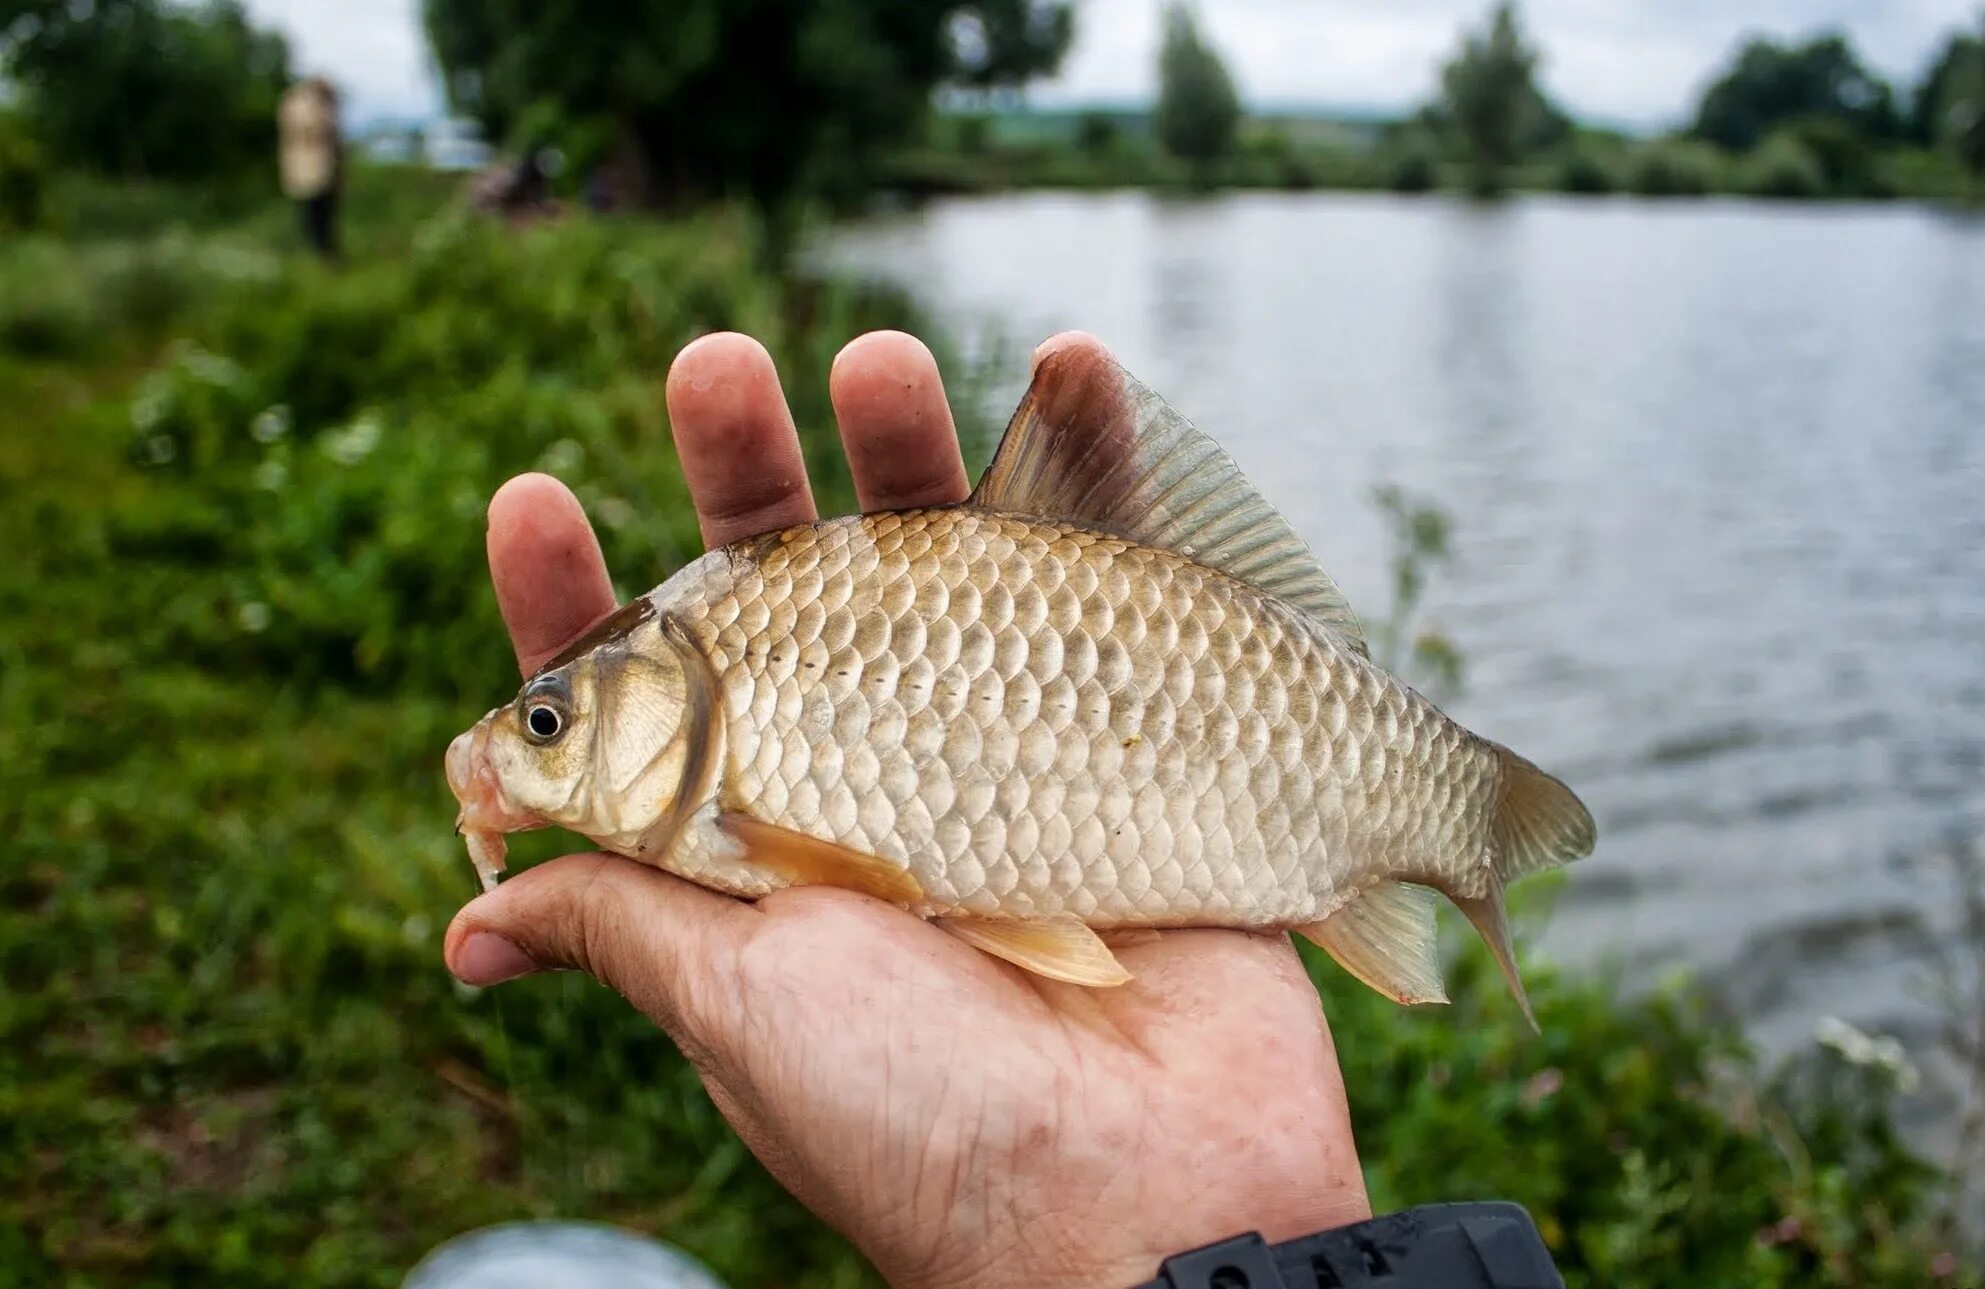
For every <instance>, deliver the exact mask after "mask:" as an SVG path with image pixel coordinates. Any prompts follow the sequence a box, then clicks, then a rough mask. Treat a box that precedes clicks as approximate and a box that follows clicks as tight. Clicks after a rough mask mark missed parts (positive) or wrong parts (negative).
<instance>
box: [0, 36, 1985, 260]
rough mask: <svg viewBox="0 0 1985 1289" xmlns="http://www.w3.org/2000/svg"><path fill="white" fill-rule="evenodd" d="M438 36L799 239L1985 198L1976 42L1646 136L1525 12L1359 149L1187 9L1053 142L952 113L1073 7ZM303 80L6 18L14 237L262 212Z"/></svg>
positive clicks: (504, 125) (564, 127)
mask: <svg viewBox="0 0 1985 1289" xmlns="http://www.w3.org/2000/svg"><path fill="white" fill-rule="evenodd" d="M422 14H423V19H424V23H425V27H426V32H427V36H428V41H429V44H430V46H431V48H432V51H433V54H434V57H435V62H436V65H437V66H438V67H439V68H440V69H441V72H442V78H443V83H444V87H445V90H446V93H447V97H448V100H449V102H450V104H451V106H452V107H453V108H454V109H455V110H456V111H459V112H461V113H464V114H466V115H468V116H471V117H473V118H475V119H476V120H478V121H479V122H480V123H481V124H482V126H483V128H484V130H485V131H486V132H487V134H488V136H489V137H490V138H492V139H495V140H497V141H499V142H500V143H503V144H506V145H508V146H509V147H512V148H517V149H524V148H529V149H539V148H550V149H556V150H557V151H559V152H560V153H561V154H562V155H563V157H564V159H565V161H566V163H567V164H566V166H565V167H564V169H563V171H562V174H563V175H564V176H565V179H564V182H565V183H567V184H570V185H573V186H575V187H576V186H577V185H580V184H583V183H593V182H595V181H598V180H600V179H601V178H602V177H604V179H605V180H606V181H607V183H608V186H609V187H611V189H612V190H613V191H614V192H615V193H616V194H617V196H618V199H619V200H621V201H623V202H624V203H626V204H632V205H646V206H666V207H672V208H681V207H685V206H692V205H702V204H706V203H709V202H712V201H722V200H738V199H743V200H747V201H750V202H752V203H753V204H755V205H758V206H760V207H761V208H765V209H769V210H774V211H780V212H790V211H792V210H795V209H798V208H800V207H802V206H804V205H806V204H809V203H813V202H819V201H825V202H828V203H831V204H836V205H843V206H845V205H851V204H853V203H856V202H858V201H860V200H861V199H862V198H863V197H864V196H866V195H867V194H868V193H870V192H872V191H874V190H875V189H877V188H879V187H908V188H914V189H926V190H928V189H947V188H952V189H955V188H983V187H993V186H1011V185H1018V186H1026V185H1040V184H1053V185H1073V186H1122V185H1168V184H1181V185H1192V186H1198V187H1212V186H1222V185H1246V186H1270V187H1288V188H1305V187H1373V188H1376V187H1384V188H1393V189H1398V190H1403V191H1417V190H1424V189H1429V188H1434V187H1465V188H1468V189H1471V190H1473V191H1476V192H1480V193H1484V194H1492V193H1496V192H1500V191H1503V190H1504V189H1507V188H1510V187H1531V188H1561V189H1566V190H1570V191H1577V192H1605V191H1614V190H1628V191H1635V192H1642V193H1655V194H1680V193H1696V192H1745V193H1753V194H1757V195H1763V196H1773V197H1826V196H1841V197H1884V196H1897V195H1919V196H1939V197H1956V196H1960V195H1965V194H1969V195H1972V196H1977V195H1979V194H1980V193H1981V192H1985V17H1981V18H1980V19H1979V20H1977V21H1976V22H1974V23H1973V24H1972V26H1971V27H1970V28H1969V29H1967V30H1963V31H1958V32H1954V33H1952V34H1951V35H1950V36H1949V37H1948V39H1947V40H1946V41H1945V42H1944V45H1943V47H1942V48H1941V49H1940V50H1939V51H1937V53H1936V57H1935V58H1934V60H1933V61H1932V62H1931V64H1930V65H1929V67H1928V68H1927V70H1926V71H1925V73H1924V74H1923V76H1922V77H1921V79H1920V80H1919V81H1918V82H1917V83H1916V84H1914V85H1911V86H1907V87H1901V88H1898V87H1896V86H1892V85H1890V84H1889V83H1888V82H1886V81H1885V80H1883V78H1881V77H1880V76H1878V75H1876V74H1875V73H1874V72H1872V71H1871V70H1869V69H1868V68H1867V66H1866V65H1865V64H1864V63H1863V62H1862V61H1861V59H1860V57H1859V55H1858V54H1857V53H1856V52H1855V50H1854V48H1853V46H1852V44H1851V43H1850V41H1849V40H1848V38H1847V37H1846V36H1845V35H1842V34H1839V33H1833V32H1829V33H1823V34H1820V35H1817V36H1815V37H1813V38H1811V39H1809V40H1806V41H1804V42H1803V43H1782V42H1778V41H1774V40H1770V39H1765V38H1753V39H1751V40H1749V41H1747V42H1746V43H1744V44H1743V45H1742V46H1741V47H1740V48H1739V49H1738V50H1736V51H1735V52H1734V54H1733V56H1732V57H1731V59H1730V61H1729V63H1728V64H1727V65H1726V67H1725V68H1724V69H1723V70H1722V72H1721V74H1720V75H1719V76H1718V77H1717V78H1716V80H1715V81H1714V83H1713V84H1712V85H1711V86H1710V87H1709V89H1708V90H1707V91H1706V92H1705V93H1704V94H1703V96H1702V99H1701V102H1700V103H1699V104H1697V105H1696V108H1695V111H1694V113H1693V115H1692V119H1691V120H1690V122H1689V124H1688V126H1687V127H1686V128H1684V129H1682V130H1679V131H1677V132H1675V133H1673V134H1670V135H1666V136H1663V137H1661V138H1656V139H1635V138H1629V137H1626V136H1623V135H1621V134H1619V133H1617V132H1611V131H1607V130H1601V129H1593V128H1590V127H1587V126H1584V125H1581V124H1580V123H1579V122H1578V121H1577V120H1575V119H1574V118H1573V117H1572V115H1571V114H1570V113H1569V112H1568V111H1566V110H1565V109H1564V108H1563V107H1562V106H1560V105H1559V104H1556V103H1554V102H1552V101H1551V100H1550V98H1549V97H1548V96H1547V95H1546V94H1545V93H1544V92H1543V90H1542V89H1541V88H1540V86H1539V84H1538V78H1537V70H1538V67H1539V64H1540V62H1541V61H1542V54H1541V52H1540V50H1539V49H1538V48H1537V46H1536V43H1535V42H1534V40H1533V39H1532V38H1531V37H1530V36H1529V35H1528V34H1527V33H1526V32H1525V31H1524V29H1523V24H1522V21H1521V18H1520V16H1519V14H1518V11H1517V8H1516V6H1515V4H1513V3H1504V4H1500V5H1498V6H1497V7H1496V8H1495V9H1494V10H1493V11H1492V12H1491V13H1490V15H1489V17H1488V19H1487V21H1486V22H1485V23H1484V24H1483V25H1482V27H1481V28H1480V29H1479V30H1470V31H1464V32H1463V33H1462V34H1461V36H1460V38H1459V40H1458V42H1457V45H1456V47H1455V49H1454V50H1453V52H1452V53H1451V55H1450V56H1449V57H1448V58H1446V59H1445V60H1444V61H1443V64H1442V67H1441V69H1440V78H1439V86H1440V88H1439V91H1438V93H1437V95H1436V96H1435V98H1434V100H1433V101H1432V102H1430V103H1428V104H1426V105H1425V106H1424V107H1423V108H1422V109H1421V110H1419V111H1418V112H1416V113H1414V114H1413V115H1412V116H1411V117H1409V118H1407V119H1404V120H1398V121H1392V122H1385V123H1380V124H1376V125H1365V126H1358V127H1351V128H1347V127H1345V126H1342V125H1335V126H1333V125H1332V124H1331V123H1328V122H1318V121H1313V120H1306V119H1279V120H1278V119H1274V118H1267V117H1250V116H1249V115H1248V113H1247V112H1246V110H1245V108H1244V105H1243V102H1242V98H1241V94H1240V92H1239V90H1238V88H1237V86H1236V84H1235V80H1234V78H1233V76H1232V75H1231V74H1230V73H1229V71H1228V69H1227V67H1226V65H1225V64H1224V62H1223V61H1222V59H1221V57H1220V55H1219V53H1218V51H1217V50H1216V49H1214V48H1213V46H1212V45H1211V44H1210V43H1209V42H1208V41H1207V39H1206V38H1205V36H1204V35H1203V33H1202V32H1201V30H1200V27H1199V24H1198V23H1197V22H1196V21H1195V19H1194V15H1193V13H1192V11H1191V9H1190V8H1188V7H1187V6H1185V5H1184V4H1173V5H1171V6H1170V7H1169V8H1168V9H1167V11H1166V15H1165V26H1164V39H1163V42H1162V46H1161V49H1160V50H1159V53H1158V67H1157V72H1158V86H1159V88H1158V93H1157V97H1156V100H1155V102H1154V103H1153V104H1152V105H1151V106H1150V107H1149V108H1148V109H1146V110H1139V111H1132V112H1118V113H1104V112H1096V113H1088V114H1084V115H1082V116H1080V117H1079V118H1074V119H1070V120H1065V121H1063V122H1062V123H1061V126H1060V128H1059V129H1054V130H1043V129H1040V128H1038V127H1039V126H1040V119H1039V118H1035V117H1033V116H1030V115H1027V114H1021V115H1019V116H1016V114H1014V113H1011V112H994V111H991V110H985V109H982V110H978V111H960V110H957V109H955V108H954V109H952V110H949V111H944V112H938V111H934V110H933V104H934V103H935V102H937V101H940V100H944V101H950V102H953V103H956V102H959V101H965V102H972V103H978V104H981V105H984V104H991V103H996V102H1013V101H1017V100H1018V97H1019V95H1020V93H1021V92H1022V91H1023V90H1024V87H1025V86H1026V85H1027V84H1028V83H1029V82H1031V81H1033V80H1034V79H1036V78H1038V77H1041V76H1044V75H1047V74H1051V73H1052V72H1053V71H1054V70H1055V69H1056V68H1057V67H1058V66H1059V65H1060V63H1061V60H1062V58H1063V56H1064V55H1065V54H1066V52H1067V50H1068V48H1069V45H1070V42H1071V39H1072V37H1073V33H1074V22H1075V11H1074V9H1073V8H1072V6H1071V4H1070V3H1069V2H1068V0H974V2H972V3H964V2H962V0H862V2H861V3H847V4H837V5H826V6H823V5H818V4H813V3H810V2H809V0H764V2H763V3H759V4H754V5H751V6H738V5H735V4H731V3H727V2H726V0H675V2H672V3H668V4H663V3H659V0H647V2H644V3H635V4H627V5H621V6H615V7H613V8H611V9H610V10H601V11H598V12H594V11H593V10H592V9H591V8H590V7H586V8H585V9H584V11H583V12H582V7H581V6H575V5H564V4H544V5H488V4H484V3H481V0H423V5H422ZM290 71H291V68H290V58H289V51H288V50H287V48H286V47H285V45H284V42H283V41H282V39H281V37H280V36H277V35H275V34H272V33H270V32H267V31H264V30H261V29H258V28H257V27H256V26H254V24H253V23H251V22H250V21H249V19H248V17H247V16H246V13H245V11H244V9H243V7H242V5H241V3H240V0H198V2H197V3H183V2H181V0H91V2H90V3H87V4H78V3H72V0H0V227H8V226H21V225H28V224H33V223H34V222H36V220H37V218H38V217H39V216H40V213H41V211H42V207H43V204H44V201H43V193H44V189H45V188H46V187H47V183H48V178H49V176H50V175H51V174H55V173H61V172H70V171H81V172H87V173H96V174H101V175H108V176H112V177H115V178H118V179H126V180H129V179H143V180H169V181H180V182H190V183H195V184H199V185H201V186H203V187H205V188H207V189H210V190H214V189H219V190H225V189H227V188H229V187H239V188H242V189H252V190H254V191H255V192H257V193H261V192H266V190H267V188H268V187H269V185H270V179H271V173H272V170H273V153H274V146H275V126H274V116H275V106H276V102H277V98H278V96H279V95H280V93H281V91H282V88H283V86H284V85H285V84H286V83H287V82H288V80H289V77H290ZM1315 89H1316V92H1317V93H1318V94H1319V95H1326V94H1328V93H1329V90H1330V87H1329V86H1328V85H1323V84H1319V85H1318V86H1316V87H1315ZM1050 119H1052V118H1050Z"/></svg>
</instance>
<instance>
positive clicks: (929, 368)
mask: <svg viewBox="0 0 1985 1289" xmlns="http://www.w3.org/2000/svg"><path fill="white" fill-rule="evenodd" d="M827 396H828V398H829V399H831V400H832V401H833V404H834V416H835V419H836V420H838V421H839V422H840V424H841V446H842V448H843V449H844V450H846V452H847V454H848V466H849V468H850V469H851V470H852V471H853V472H854V476H855V496H856V498H857V499H858V500H859V501H860V503H861V508H862V509H863V510H909V509H913V508H915V507H917V506H946V505H950V504H951V503H953V502H957V501H963V500H964V499H965V496H966V494H967V493H969V492H970V491H971V490H972V489H971V485H970V484H969V483H967V482H966V479H965V459H964V457H963V456H962V455H960V453H959V451H958V427H957V426H956V425H954V424H953V423H952V420H951V404H950V403H949V402H948V401H947V400H946V399H945V397H944V378H943V377H942V376H940V375H939V374H938V370H937V359H935V358H933V357H932V356H931V352H930V350H929V349H927V348H925V346H924V342H923V341H921V340H918V339H917V338H916V337H915V336H909V335H905V334H904V333H902V332H900V331H871V332H869V333H868V334H867V335H865V336H858V337H856V338H855V339H853V340H851V341H849V342H848V344H847V345H846V347H844V348H843V349H842V350H841V352H840V353H839V354H837V355H836V356H835V358H834V367H833V371H832V372H831V373H830V374H829V376H828V378H827Z"/></svg>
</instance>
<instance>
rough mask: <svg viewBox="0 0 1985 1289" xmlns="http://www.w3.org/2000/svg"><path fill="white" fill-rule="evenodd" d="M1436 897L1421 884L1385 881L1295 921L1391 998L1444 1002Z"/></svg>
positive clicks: (1314, 940) (1344, 964) (1318, 943)
mask: <svg viewBox="0 0 1985 1289" xmlns="http://www.w3.org/2000/svg"><path fill="white" fill-rule="evenodd" d="M1439 899H1440V897H1439V895H1438V894H1437V893H1435V892H1434V891H1431V890H1429V889H1427V888H1426V887H1424V886H1409V885H1407V884H1406V883H1404V882H1385V883H1382V884H1380V885H1378V886H1374V887H1372V888H1371V889H1370V890H1367V891H1364V892H1362V893H1360V894H1359V896H1358V897H1357V898H1356V899H1354V900H1352V901H1351V902H1350V903H1349V904H1346V905H1345V906H1344V907H1343V908H1341V909H1339V910H1337V911H1336V912H1335V913H1333V914H1331V915H1330V916H1329V917H1327V918H1325V919H1324V920H1323V921H1321V922H1312V923H1310V924H1309V925H1308V926H1299V927H1297V928H1296V934H1297V935H1300V936H1302V937H1303V938H1304V939H1305V940H1308V941H1309V942H1310V943H1312V944H1314V945H1316V946H1317V947H1318V948H1320V949H1322V950H1323V951H1324V952H1326V953H1328V954H1329V955H1330V956H1331V957H1333V958H1335V959H1336V960H1337V965H1338V966H1340V967H1342V968H1344V970H1346V971H1348V972H1350V973H1351V974H1352V975H1354V976H1356V977H1357V978H1358V979H1360V980H1362V981H1364V982H1365V983H1366V984H1368V985H1370V986H1371V987H1372V988H1373V989H1376V990H1378V991H1379V992H1380V993H1382V994H1384V995H1385V996H1386V997H1387V998H1390V999H1392V1000H1394V1001H1395V1002H1402V1003H1444V1002H1446V1001H1447V986H1446V985H1445V984H1443V983H1442V982H1441V964H1440V942H1439V931H1438V928H1437V927H1436V926H1435V924H1434V908H1435V906H1436V905H1437V903H1438V902H1439Z"/></svg>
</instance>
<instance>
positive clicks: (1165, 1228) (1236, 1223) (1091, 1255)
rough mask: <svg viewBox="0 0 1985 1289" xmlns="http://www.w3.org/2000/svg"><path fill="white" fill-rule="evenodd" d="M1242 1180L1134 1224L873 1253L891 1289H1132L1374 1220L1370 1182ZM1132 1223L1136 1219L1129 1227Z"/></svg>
mask: <svg viewBox="0 0 1985 1289" xmlns="http://www.w3.org/2000/svg"><path fill="white" fill-rule="evenodd" d="M1235 1180H1237V1179H1217V1178H1216V1179H1211V1180H1209V1181H1208V1182H1207V1183H1206V1184H1205V1185H1204V1186H1203V1187H1196V1188H1194V1189H1196V1190H1199V1191H1200V1192H1201V1193H1199V1194H1198V1195H1195V1196H1191V1197H1188V1196H1186V1195H1183V1194H1181V1195H1176V1196H1173V1197H1169V1198H1168V1199H1166V1200H1164V1201H1159V1200H1155V1199H1153V1200H1151V1201H1150V1202H1149V1204H1148V1206H1146V1207H1142V1208H1140V1210H1139V1211H1137V1212H1136V1213H1135V1214H1134V1215H1125V1214H1121V1213H1119V1214H1116V1215H1109V1214H1103V1213H1095V1214H1089V1215H1083V1217H1081V1218H1079V1219H1076V1220H1072V1221H1071V1220H1069V1219H1070V1217H1071V1216H1073V1215H1063V1216H1061V1217H1059V1218H1054V1217H1041V1218H1035V1219H1025V1218H1021V1217H1019V1216H1017V1215H1016V1216H1014V1217H1013V1218H1011V1219H1010V1221H1009V1223H1007V1224H1006V1225H1007V1231H1008V1233H1009V1238H1008V1239H1005V1240H999V1239H992V1238H983V1237H986V1236H989V1235H990V1234H991V1233H990V1232H981V1236H982V1238H980V1239H978V1240H975V1241H974V1242H973V1244H972V1245H971V1247H969V1248H964V1247H958V1248H953V1249H949V1250H946V1251H944V1253H941V1254H939V1255H937V1256H927V1257H924V1258H920V1259H917V1260H916V1261H915V1262H914V1263H907V1264H906V1263H898V1264H897V1265H893V1266H892V1265H891V1259H889V1258H887V1257H886V1256H877V1255H876V1254H875V1253H871V1254H870V1258H871V1261H873V1262H874V1263H875V1265H876V1269H877V1270H878V1271H880V1272H881V1273H882V1275H883V1277H884V1279H886V1280H887V1281H888V1283H889V1284H890V1285H891V1286H892V1289H1010V1286H1013V1285H1019V1284H1024V1285H1026V1286H1028V1289H1128V1287H1129V1286H1133V1285H1142V1284H1144V1283H1145V1282H1146V1281H1148V1280H1150V1279H1151V1278H1152V1276H1153V1275H1155V1274H1156V1273H1157V1271H1158V1268H1159V1267H1160V1266H1161V1265H1163V1264H1164V1262H1165V1260H1166V1259H1167V1258H1170V1257H1173V1256H1175V1255H1177V1254H1179V1253H1181V1252H1183V1251H1186V1250H1190V1249H1195V1248H1198V1247H1200V1246H1203V1245H1208V1244H1213V1243H1215V1242H1217V1241H1220V1240H1224V1239H1227V1238H1229V1237H1231V1236H1233V1235H1234V1234H1236V1233H1237V1232H1241V1231H1254V1232H1259V1233H1261V1234H1262V1235H1263V1236H1265V1237H1266V1238H1267V1239H1268V1240H1269V1241H1270V1242H1276V1241H1282V1240H1293V1239H1297V1238H1299V1237H1301V1236H1305V1235H1309V1234H1311V1233H1313V1232H1316V1231H1326V1230H1335V1229H1337V1228H1340V1227H1345V1226H1351V1225H1354V1224H1356V1223H1359V1222H1363V1221H1367V1220H1369V1219H1370V1218H1371V1216H1372V1211H1371V1204H1370V1202H1369V1201H1368V1200H1367V1199H1366V1197H1365V1186H1364V1178H1363V1177H1362V1175H1360V1174H1359V1173H1357V1172H1356V1171H1355V1170H1353V1171H1352V1172H1351V1173H1350V1176H1349V1178H1348V1179H1337V1178H1332V1177H1329V1176H1328V1175H1325V1176H1323V1177H1321V1178H1317V1177H1314V1176H1312V1177H1305V1178H1303V1179H1301V1180H1295V1179H1289V1180H1287V1181H1285V1182H1283V1183H1282V1184H1279V1185H1274V1186H1259V1187H1258V1188H1254V1189H1249V1188H1246V1187H1243V1186H1234V1185H1232V1184H1231V1183H1232V1182H1233V1181H1235ZM1126 1218H1127V1220H1126Z"/></svg>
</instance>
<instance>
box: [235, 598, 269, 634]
mask: <svg viewBox="0 0 1985 1289" xmlns="http://www.w3.org/2000/svg"><path fill="white" fill-rule="evenodd" d="M234 616H235V620H236V621H238V622H240V623H241V629H242V630H243V631H247V632H249V633H251V634H253V633H258V632H262V631H267V630H268V629H269V619H270V617H271V616H272V615H271V614H270V612H269V606H268V605H266V604H264V603H262V602H261V601H260V600H250V601H248V603H246V604H244V605H242V606H241V608H240V609H239V610H237V611H236V613H235V615H234Z"/></svg>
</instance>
